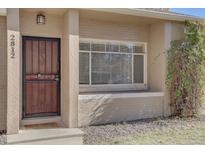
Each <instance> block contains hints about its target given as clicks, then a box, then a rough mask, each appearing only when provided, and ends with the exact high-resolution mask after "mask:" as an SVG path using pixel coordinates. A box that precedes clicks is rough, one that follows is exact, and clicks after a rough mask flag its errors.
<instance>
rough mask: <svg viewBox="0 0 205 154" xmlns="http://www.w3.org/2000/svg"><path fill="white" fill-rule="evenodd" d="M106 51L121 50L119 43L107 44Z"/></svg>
mask: <svg viewBox="0 0 205 154" xmlns="http://www.w3.org/2000/svg"><path fill="white" fill-rule="evenodd" d="M106 51H107V52H119V45H118V44H111V43H108V44H106Z"/></svg>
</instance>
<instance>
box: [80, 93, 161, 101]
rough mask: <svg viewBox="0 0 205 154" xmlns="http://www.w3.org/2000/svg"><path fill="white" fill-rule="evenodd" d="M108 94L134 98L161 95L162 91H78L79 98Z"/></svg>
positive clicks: (112, 96)
mask: <svg viewBox="0 0 205 154" xmlns="http://www.w3.org/2000/svg"><path fill="white" fill-rule="evenodd" d="M101 96H102V97H103V96H109V98H132V97H134V98H136V97H138V98H139V97H163V96H164V92H150V91H141V92H137V91H126V92H101V93H80V94H79V100H84V99H90V98H92V97H101Z"/></svg>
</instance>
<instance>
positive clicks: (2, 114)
mask: <svg viewBox="0 0 205 154" xmlns="http://www.w3.org/2000/svg"><path fill="white" fill-rule="evenodd" d="M6 40H7V28H6V17H4V16H0V131H1V130H5V129H6V100H7V96H6V95H7V94H6V87H7V85H6V83H7V73H6V72H7V60H6V59H7V58H6V57H7V54H6V53H7V41H6Z"/></svg>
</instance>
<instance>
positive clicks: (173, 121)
mask: <svg viewBox="0 0 205 154" xmlns="http://www.w3.org/2000/svg"><path fill="white" fill-rule="evenodd" d="M197 127H205V117H200V118H188V119H181V118H177V117H175V118H155V119H146V120H139V121H132V122H127V123H118V124H107V125H99V126H88V127H84V128H81V129H82V131H84V132H85V133H86V135H85V136H84V144H100V143H102V142H105V141H108V140H111V139H113V138H116V137H128V136H130V135H134V134H135V135H137V134H143V133H146V132H152V131H169V130H176V131H177V130H182V129H189V128H197Z"/></svg>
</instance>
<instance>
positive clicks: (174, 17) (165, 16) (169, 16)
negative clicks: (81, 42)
mask: <svg viewBox="0 0 205 154" xmlns="http://www.w3.org/2000/svg"><path fill="white" fill-rule="evenodd" d="M89 10H95V11H104V12H110V13H120V14H126V15H133V16H143V17H149V18H156V19H162V20H171V21H181V22H184V21H185V20H201V21H205V19H203V18H198V17H195V16H189V15H183V14H178V13H172V12H162V11H153V10H145V9H134V8H133V9H131V8H129V9H124V8H123V9H122V8H119V9H118V8H113V9H111V8H98V9H94V8H91V9H89Z"/></svg>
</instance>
